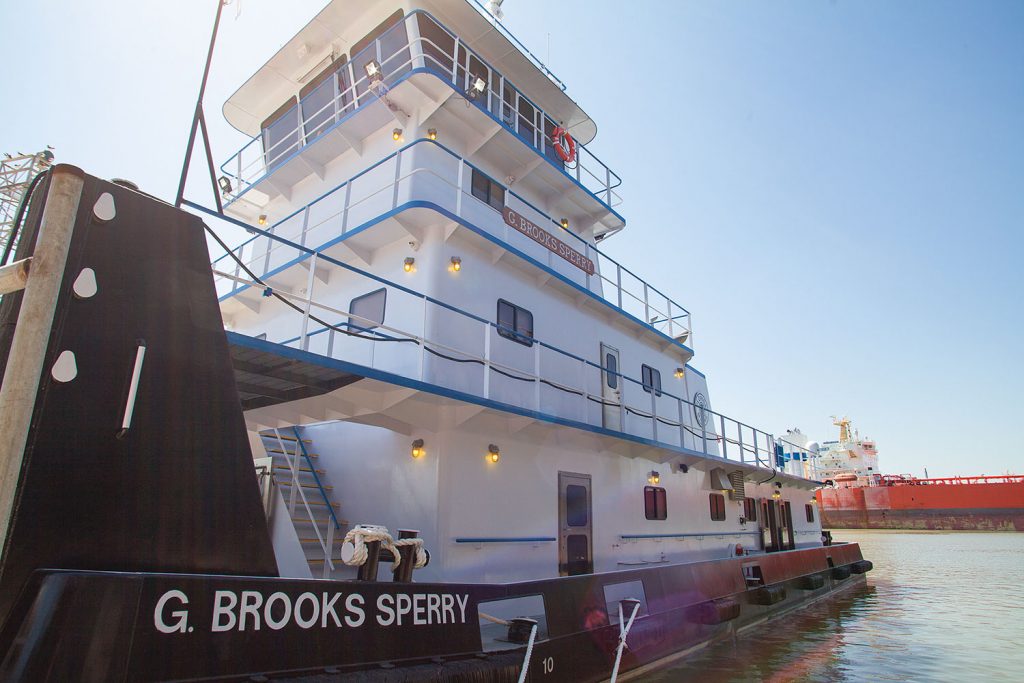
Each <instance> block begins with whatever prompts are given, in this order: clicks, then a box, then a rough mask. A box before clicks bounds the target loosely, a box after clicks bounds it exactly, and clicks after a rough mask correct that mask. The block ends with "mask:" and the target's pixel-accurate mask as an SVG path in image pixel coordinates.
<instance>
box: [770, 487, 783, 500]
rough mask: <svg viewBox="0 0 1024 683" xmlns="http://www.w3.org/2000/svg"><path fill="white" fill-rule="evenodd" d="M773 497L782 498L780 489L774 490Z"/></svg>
mask: <svg viewBox="0 0 1024 683" xmlns="http://www.w3.org/2000/svg"><path fill="white" fill-rule="evenodd" d="M772 498H774V499H775V500H778V499H779V498H782V493H780V492H779V491H778V490H777V489H776V490H775V491H772Z"/></svg>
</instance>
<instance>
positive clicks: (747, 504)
mask: <svg viewBox="0 0 1024 683" xmlns="http://www.w3.org/2000/svg"><path fill="white" fill-rule="evenodd" d="M743 516H744V517H746V518H747V521H748V522H756V521H757V501H756V500H754V499H753V498H744V499H743Z"/></svg>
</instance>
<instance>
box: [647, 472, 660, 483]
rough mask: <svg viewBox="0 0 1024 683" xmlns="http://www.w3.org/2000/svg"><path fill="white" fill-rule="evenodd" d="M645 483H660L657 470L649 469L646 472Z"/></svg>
mask: <svg viewBox="0 0 1024 683" xmlns="http://www.w3.org/2000/svg"><path fill="white" fill-rule="evenodd" d="M647 483H648V484H660V483H661V475H660V474H658V471H657V470H651V471H650V472H648V473H647Z"/></svg>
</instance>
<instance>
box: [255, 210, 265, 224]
mask: <svg viewBox="0 0 1024 683" xmlns="http://www.w3.org/2000/svg"><path fill="white" fill-rule="evenodd" d="M256 222H257V223H259V224H260V225H266V224H267V214H265V213H261V214H260V217H259V218H257V219H256Z"/></svg>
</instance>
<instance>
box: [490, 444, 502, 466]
mask: <svg viewBox="0 0 1024 683" xmlns="http://www.w3.org/2000/svg"><path fill="white" fill-rule="evenodd" d="M487 459H488V460H490V461H491V462H498V460H500V459H501V451H500V450H498V447H497V446H495V445H494V444H493V443H492V444H491V445H489V446H488V447H487Z"/></svg>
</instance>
